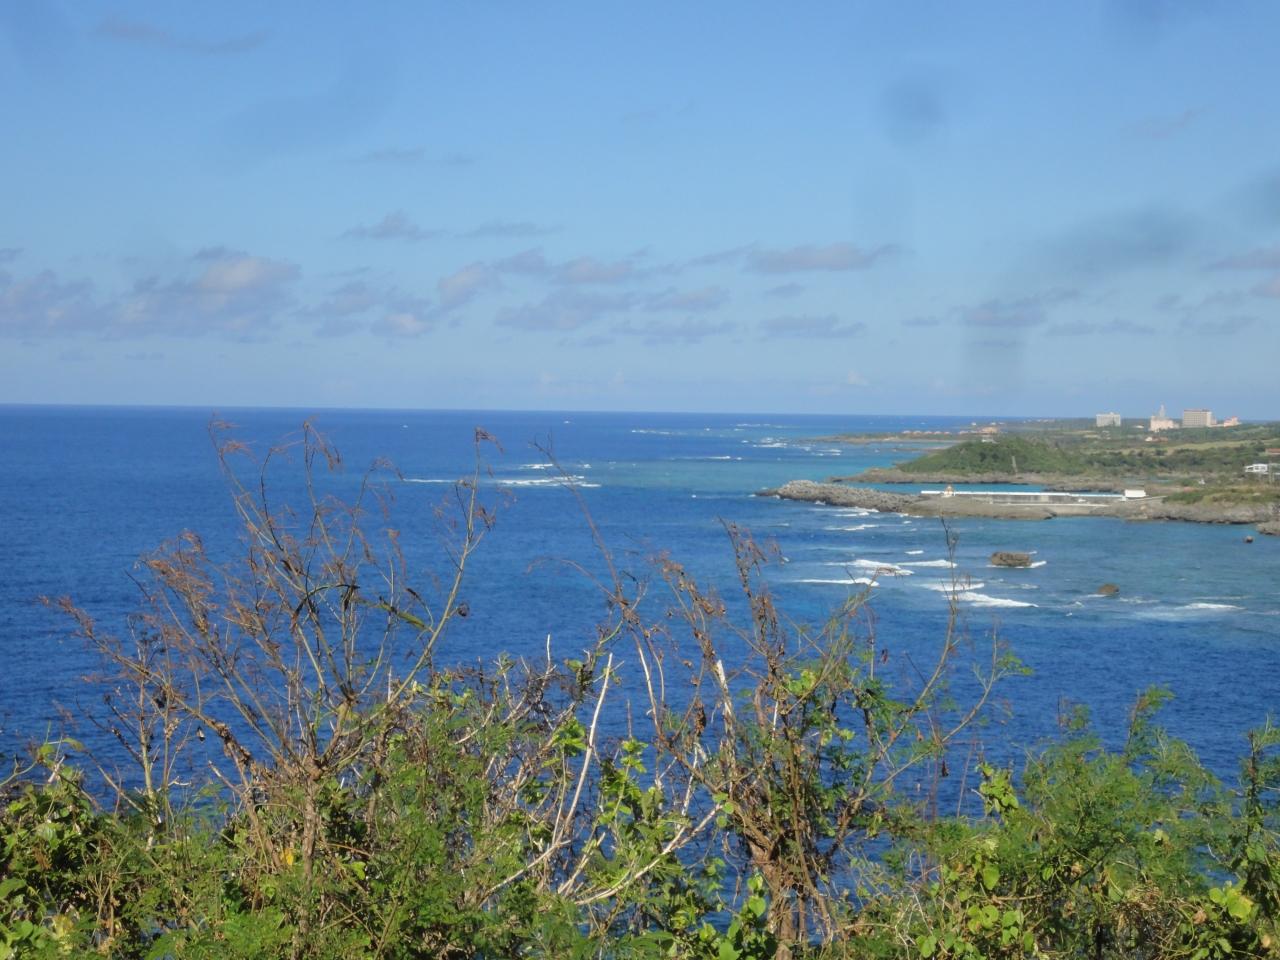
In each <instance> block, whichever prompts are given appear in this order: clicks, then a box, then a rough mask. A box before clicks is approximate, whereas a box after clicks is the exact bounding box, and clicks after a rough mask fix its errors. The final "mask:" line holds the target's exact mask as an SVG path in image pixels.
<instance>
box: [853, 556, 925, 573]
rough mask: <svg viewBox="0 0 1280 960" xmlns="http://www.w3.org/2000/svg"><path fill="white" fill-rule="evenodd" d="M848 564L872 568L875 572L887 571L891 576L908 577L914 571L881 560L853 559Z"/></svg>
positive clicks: (867, 568) (864, 568) (865, 568)
mask: <svg viewBox="0 0 1280 960" xmlns="http://www.w3.org/2000/svg"><path fill="white" fill-rule="evenodd" d="M848 566H851V567H859V568H861V569H863V570H874V571H876V573H887V574H889V575H890V576H893V577H909V576H911V575H912V574H913V573H914V572H915V571H914V570H907V569H905V568H903V567H900V566H898V565H897V564H896V563H887V562H885V561H883V560H866V559H861V560H853V561H851V562H850V563H849V564H848Z"/></svg>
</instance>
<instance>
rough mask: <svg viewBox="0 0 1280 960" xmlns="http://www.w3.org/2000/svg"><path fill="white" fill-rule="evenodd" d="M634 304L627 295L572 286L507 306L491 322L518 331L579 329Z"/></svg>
mask: <svg viewBox="0 0 1280 960" xmlns="http://www.w3.org/2000/svg"><path fill="white" fill-rule="evenodd" d="M633 305H634V298H633V297H632V296H630V295H628V294H601V293H591V292H587V291H583V290H578V289H574V288H572V287H562V288H559V289H557V290H553V291H552V292H551V293H549V294H547V295H546V296H545V297H543V298H542V299H541V300H540V301H537V302H535V303H526V304H523V305H521V306H517V307H508V308H505V309H503V310H501V311H500V312H499V313H498V316H497V318H496V319H495V320H494V323H495V324H497V325H498V326H501V327H512V328H514V329H518V330H541V331H559V332H561V333H565V332H570V331H573V330H579V329H581V328H583V327H586V326H590V325H591V324H594V323H597V322H599V321H601V320H603V319H605V318H606V317H609V316H612V315H617V314H619V313H624V312H626V311H628V310H630V309H631V307H632V306H633Z"/></svg>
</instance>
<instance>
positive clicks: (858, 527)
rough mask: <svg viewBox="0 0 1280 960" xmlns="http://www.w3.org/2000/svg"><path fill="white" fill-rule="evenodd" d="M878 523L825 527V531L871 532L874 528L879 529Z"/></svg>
mask: <svg viewBox="0 0 1280 960" xmlns="http://www.w3.org/2000/svg"><path fill="white" fill-rule="evenodd" d="M878 526H880V524H878V523H857V524H854V525H853V526H852V527H823V529H824V530H840V531H844V532H846V533H857V532H858V531H859V530H870V529H871V528H872V527H878Z"/></svg>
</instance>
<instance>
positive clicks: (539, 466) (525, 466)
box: [520, 463, 555, 470]
mask: <svg viewBox="0 0 1280 960" xmlns="http://www.w3.org/2000/svg"><path fill="white" fill-rule="evenodd" d="M553 466H555V464H552V463H522V464H520V469H521V470H550V469H551V468H552V467H553Z"/></svg>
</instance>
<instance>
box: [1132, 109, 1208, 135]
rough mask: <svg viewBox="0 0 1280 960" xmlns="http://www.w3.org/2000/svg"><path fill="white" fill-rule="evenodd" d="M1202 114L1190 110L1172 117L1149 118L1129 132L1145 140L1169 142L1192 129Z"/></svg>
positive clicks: (1198, 111) (1136, 124)
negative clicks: (1192, 125)
mask: <svg viewBox="0 0 1280 960" xmlns="http://www.w3.org/2000/svg"><path fill="white" fill-rule="evenodd" d="M1202 112H1203V111H1201V110H1196V109H1191V108H1188V109H1186V110H1183V111H1182V112H1180V113H1175V114H1173V115H1171V116H1162V117H1147V118H1146V119H1145V120H1139V121H1138V122H1137V123H1135V124H1134V125H1133V126H1132V127H1130V128H1129V132H1130V133H1131V134H1132V135H1133V136H1135V137H1139V138H1141V139H1143V140H1169V139H1171V138H1173V137H1176V136H1177V135H1178V134H1180V133H1182V132H1183V131H1185V130H1186V129H1187V128H1188V127H1190V126H1191V124H1192V123H1194V122H1195V121H1196V119H1197V118H1198V117H1199V116H1200V115H1201V113H1202Z"/></svg>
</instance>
